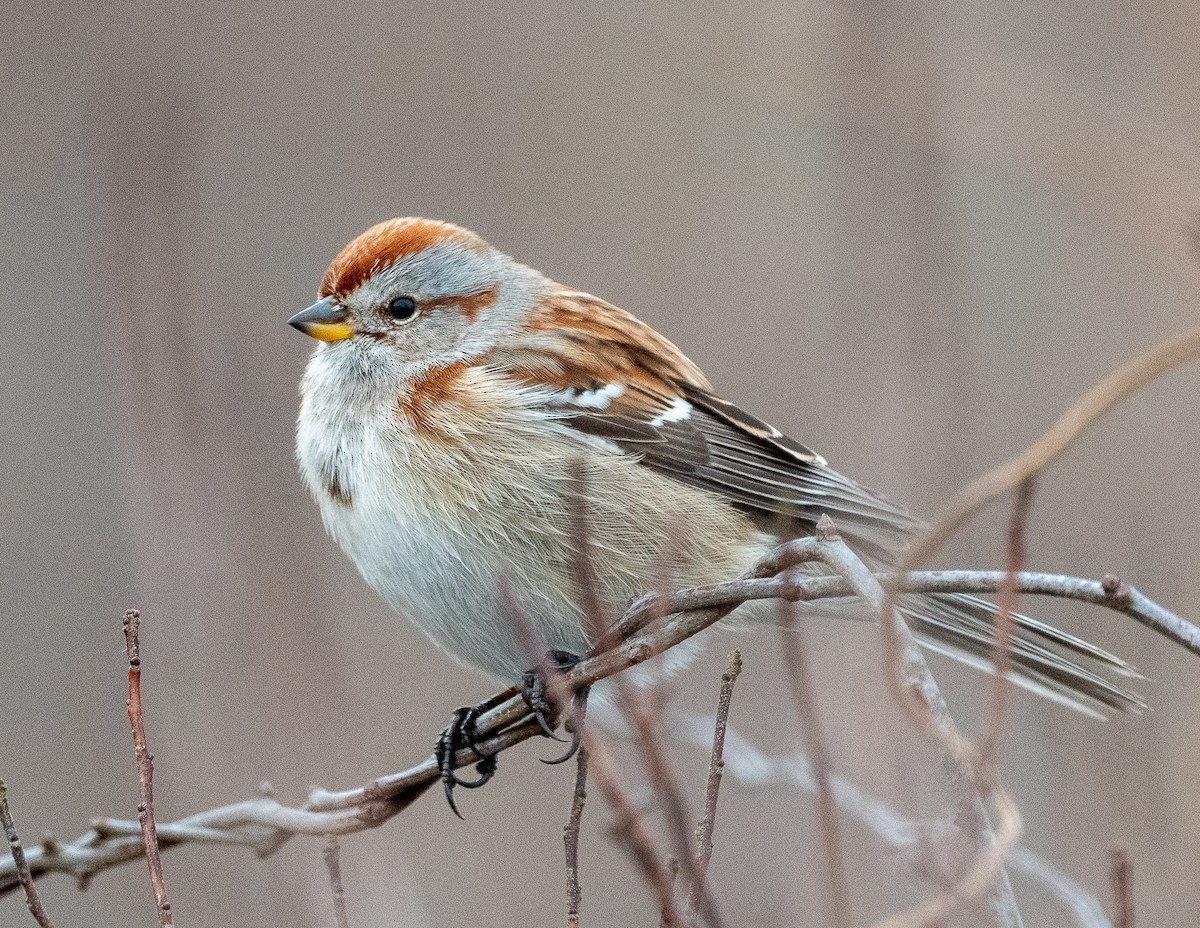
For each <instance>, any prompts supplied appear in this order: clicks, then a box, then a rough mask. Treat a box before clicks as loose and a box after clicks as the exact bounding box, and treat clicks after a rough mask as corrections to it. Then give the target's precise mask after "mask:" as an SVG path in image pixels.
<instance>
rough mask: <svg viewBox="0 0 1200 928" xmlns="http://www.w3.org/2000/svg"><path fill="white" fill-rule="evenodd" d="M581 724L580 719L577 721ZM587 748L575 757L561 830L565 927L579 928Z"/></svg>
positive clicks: (581, 899) (581, 897) (581, 748)
mask: <svg viewBox="0 0 1200 928" xmlns="http://www.w3.org/2000/svg"><path fill="white" fill-rule="evenodd" d="M579 721H580V722H582V719H580V720H579ZM587 773H588V752H587V748H586V747H584V746H580V748H579V752H578V753H577V754H576V755H575V790H574V792H573V793H572V794H571V811H570V814H568V815H567V824H566V827H564V828H563V847H564V850H565V852H566V858H567V926H568V928H579V906H580V904H581V903H582V901H583V888H582V887H581V886H580V885H579V829H580V827H581V825H582V822H583V806H584V803H585V802H587Z"/></svg>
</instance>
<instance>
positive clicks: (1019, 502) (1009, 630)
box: [978, 477, 1035, 778]
mask: <svg viewBox="0 0 1200 928" xmlns="http://www.w3.org/2000/svg"><path fill="white" fill-rule="evenodd" d="M1034 486H1035V481H1034V478H1033V477H1029V478H1027V479H1025V480H1022V481H1021V483H1020V485H1019V486H1018V487H1017V492H1016V497H1015V498H1014V500H1013V510H1012V517H1011V518H1010V519H1009V523H1008V541H1007V550H1006V554H1005V565H1004V583H1003V584H1002V585H1001V586H1000V595H999V596H998V597H997V598H996V611H995V616H996V619H995V626H994V627H995V642H994V647H993V653H994V656H993V658H992V666H993V667H994V668H995V672H994V674H993V675H992V701H991V706H990V707H989V709H988V715H987V723H986V725H985V727H984V732H983V737H982V738H981V739H980V743H979V764H978V770H979V772H980V773H981V775H982V776H984V777H987V778H990V777H991V776H992V773H993V770H992V766H993V764H994V763H995V761H996V752H997V750H998V749H999V747H1000V739H1001V737H1003V735H1004V721H1005V719H1006V718H1007V717H1008V703H1009V699H1010V697H1011V695H1012V683H1011V682H1010V681H1009V679H1008V673H1009V670H1010V669H1011V667H1012V636H1013V627H1014V625H1015V623H1016V619H1015V615H1016V612H1017V600H1018V599H1019V597H1020V593H1019V592H1018V590H1017V574H1018V573H1019V572H1020V571H1021V568H1022V567H1024V566H1025V526H1026V524H1027V522H1028V521H1029V510H1030V508H1031V507H1032V505H1033V492H1034Z"/></svg>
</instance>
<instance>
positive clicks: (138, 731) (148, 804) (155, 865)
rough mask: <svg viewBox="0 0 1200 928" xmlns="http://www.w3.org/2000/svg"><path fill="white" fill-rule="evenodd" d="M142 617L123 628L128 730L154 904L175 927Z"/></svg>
mask: <svg viewBox="0 0 1200 928" xmlns="http://www.w3.org/2000/svg"><path fill="white" fill-rule="evenodd" d="M141 624H142V616H141V613H139V612H138V611H137V610H136V609H130V610H129V611H128V612H126V613H125V620H124V622H123V623H122V628H123V630H124V632H125V653H126V654H127V655H128V657H129V702H128V703H127V704H126V705H127V707H128V709H129V727H130V728H131V729H132V730H133V751H134V754H135V756H136V757H137V772H138V792H139V794H140V796H141V802H140V803H139V804H138V824H139V825H140V826H141V831H142V842H143V844H144V845H145V848H146V863H147V864H148V865H149V867H150V885H151V887H153V889H154V903H155V906H156V907H157V909H158V923H159V925H160V926H161V928H170V926H171V925H174V924H175V920H174V918H173V917H172V915H171V903H170V902H169V901H167V888H166V885H165V884H164V883H163V872H162V856H161V854H160V853H159V846H158V834H157V830H156V828H155V822H154V755H152V754H151V753H150V749H149V748H148V747H147V746H146V726H145V723H144V721H143V719H142V656H141V644H140V642H139V633H140V631H141Z"/></svg>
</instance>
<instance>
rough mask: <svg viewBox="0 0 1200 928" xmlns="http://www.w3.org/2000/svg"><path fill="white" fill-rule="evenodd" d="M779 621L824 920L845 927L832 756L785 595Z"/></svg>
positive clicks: (846, 903)
mask: <svg viewBox="0 0 1200 928" xmlns="http://www.w3.org/2000/svg"><path fill="white" fill-rule="evenodd" d="M779 624H780V629H781V632H780V634H781V637H782V639H783V658H784V666H785V667H786V669H787V678H788V687H789V688H790V689H791V691H792V701H793V702H794V703H795V704H796V716H797V718H798V719H799V720H800V733H801V737H802V739H803V742H804V753H805V754H807V755H808V759H809V763H810V764H811V765H812V772H813V778H814V779H815V780H816V783H817V818H818V822H819V824H820V830H821V846H822V848H823V850H824V854H823V857H824V861H825V880H826V884H827V886H828V898H827V899H826V905H827V906H828V924H830V925H832V926H834V928H848V926H849V925H850V920H851V910H850V885H849V883H848V882H847V880H846V861H845V859H844V857H843V855H842V838H841V826H840V824H839V822H838V812H837V803H836V801H835V800H834V798H833V789H832V788H831V786H830V776H831V774H832V773H833V758H832V756H831V755H830V753H829V745H828V743H827V742H826V740H825V733H824V731H823V729H822V726H821V718H820V715H819V712H818V709H817V700H816V696H815V695H814V694H813V687H812V679H811V677H810V675H809V672H808V659H807V655H806V654H805V653H804V641H803V638H802V636H801V632H800V626H799V624H798V623H797V622H796V610H795V608H793V606H792V604H791V603H790V602H788V601H787V600H786V599H781V600H779Z"/></svg>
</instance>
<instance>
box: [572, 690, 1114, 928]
mask: <svg viewBox="0 0 1200 928" xmlns="http://www.w3.org/2000/svg"><path fill="white" fill-rule="evenodd" d="M593 715H594V717H595V723H598V724H603V725H605V726H606V727H608V728H610V729H611V730H613V731H614V732H616V733H618V734H620V733H624V734H628V732H627V729H626V726H625V725H624V722H623V720H622V719H620V718H619V717H617V715H616V714H615V713H611V712H610V713H604V712H602V711H600V710H596V711H595V712H594V713H593ZM712 727H713V720H712V719H711V718H706V717H704V716H702V715H700V714H696V713H689V712H684V711H680V710H678V709H676V710H673V711H672V712H670V714H669V715H668V717H667V719H666V724H665V725H664V730H665V731H667V732H668V733H669V735H670V737H672V738H673V739H675V740H676V741H678V742H680V743H682V744H688V745H692V746H694V747H697V748H700V749H703V750H706V751H707V750H708V747H709V739H710V732H711V731H712ZM726 739H727V745H726V751H725V773H726V774H728V775H729V776H730V777H732V778H733V780H734V782H735V783H738V784H739V785H741V786H742V787H744V788H749V789H765V788H768V787H774V786H792V787H795V788H797V789H799V790H801V791H803V792H805V793H808V794H810V795H815V794H816V789H817V782H816V777H815V776H814V774H813V770H812V765H811V764H809V762H808V761H807V759H806V758H804V757H803V756H801V755H775V754H764V753H763V752H762V751H760V750H759V749H758V748H756V747H755V746H754V745H753V744H751V743H750V742H749V741H747V740H746V739H745V738H744V737H742V736H741V735H740V734H739V733H738V732H737V731H736V730H734V729H733V728H732V727H730V728H728V729H727V730H726ZM830 787H831V789H832V791H833V796H834V799H835V801H836V802H837V806H838V810H839V811H840V812H842V813H844V814H845V815H847V816H848V817H849V818H851V819H853V820H854V821H855V822H857V823H858V824H860V825H862V826H864V827H865V828H867V829H869V830H870V831H871V832H872V833H873V834H874V835H876V837H878V838H879V840H880V841H882V842H883V844H884V845H885V846H887V847H889V848H893V849H895V850H897V851H901V852H912V851H915V850H917V849H918V848H919V847H920V846H921V845H922V844H923V843H924V842H928V841H931V840H936V841H939V842H940V841H949V840H951V839H952V838H953V837H954V836H955V835H958V834H959V833H960V829H959V827H958V825H957V824H956V823H955V821H954V820H953V818H950V819H946V818H939V819H935V820H930V821H917V820H914V819H911V818H908V817H907V816H904V815H901V814H900V813H899V812H897V811H896V810H895V809H894V808H892V807H891V806H889V805H888V804H887V803H885V802H883V800H881V799H879V798H877V797H875V796H872V795H871V794H869V793H867V792H864V791H863V790H862V789H860V788H859V787H858V786H856V785H855V784H854V783H852V782H851V781H849V780H847V779H845V778H844V777H840V776H838V775H837V774H834V775H832V776H831V777H830ZM1009 865H1010V867H1011V868H1012V869H1013V870H1014V871H1016V872H1018V873H1020V874H1022V875H1023V876H1025V877H1026V878H1028V879H1029V880H1031V881H1033V882H1036V883H1038V884H1039V885H1040V886H1042V887H1044V888H1045V889H1046V890H1048V891H1049V892H1050V893H1051V894H1052V895H1053V896H1054V897H1055V898H1056V899H1057V900H1058V901H1059V902H1060V903H1061V904H1062V905H1063V906H1064V907H1065V908H1066V909H1067V910H1068V912H1069V913H1070V916H1071V918H1072V919H1073V920H1074V922H1075V924H1076V925H1077V926H1078V928H1113V926H1112V923H1111V922H1110V921H1109V920H1108V916H1107V915H1106V914H1105V912H1104V907H1103V906H1102V905H1101V904H1100V901H1099V900H1098V899H1097V898H1096V897H1095V896H1094V895H1092V894H1091V893H1089V892H1088V891H1087V890H1086V889H1085V888H1084V887H1082V886H1080V885H1079V884H1078V883H1077V882H1076V881H1074V880H1072V879H1071V878H1070V877H1069V876H1067V875H1066V874H1065V873H1063V872H1062V871H1061V870H1058V869H1057V868H1056V867H1055V866H1054V865H1053V864H1052V863H1051V862H1050V861H1048V860H1046V859H1045V858H1044V857H1042V856H1040V855H1039V854H1036V853H1035V852H1033V851H1031V850H1029V849H1028V848H1023V847H1018V848H1016V849H1015V850H1014V851H1013V854H1012V856H1011V857H1010V858H1009Z"/></svg>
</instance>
